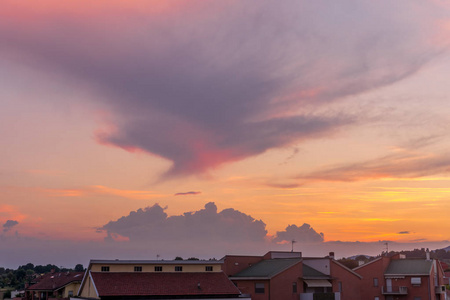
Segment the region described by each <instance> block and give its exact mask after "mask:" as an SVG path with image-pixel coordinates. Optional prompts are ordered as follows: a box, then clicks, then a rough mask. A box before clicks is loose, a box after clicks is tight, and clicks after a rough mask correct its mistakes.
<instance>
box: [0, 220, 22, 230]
mask: <svg viewBox="0 0 450 300" xmlns="http://www.w3.org/2000/svg"><path fill="white" fill-rule="evenodd" d="M18 224H19V222H17V221H14V220H7V221H6V222H5V224H3V232H8V231H10V230H11V228H13V227H14V226H16V225H18Z"/></svg>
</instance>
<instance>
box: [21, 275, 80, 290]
mask: <svg viewBox="0 0 450 300" xmlns="http://www.w3.org/2000/svg"><path fill="white" fill-rule="evenodd" d="M83 275H84V272H69V273H67V272H61V273H48V274H45V275H43V276H42V277H41V278H40V279H39V282H38V283H36V284H33V285H31V286H29V287H28V288H27V290H49V291H54V290H57V289H59V288H61V287H63V286H65V285H66V284H69V283H71V282H73V281H80V282H81V280H82V279H83Z"/></svg>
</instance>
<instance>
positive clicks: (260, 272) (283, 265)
mask: <svg viewBox="0 0 450 300" xmlns="http://www.w3.org/2000/svg"><path fill="white" fill-rule="evenodd" d="M301 261H302V260H301V259H300V258H290V259H280V258H277V259H267V260H263V261H260V262H258V263H256V264H254V265H253V266H251V267H248V268H247V269H245V270H243V271H241V272H239V273H237V274H235V275H233V276H232V277H233V278H235V277H259V278H271V277H273V276H275V275H277V274H278V273H280V272H281V271H284V270H286V269H288V268H290V267H292V266H294V265H295V264H297V263H299V262H301Z"/></svg>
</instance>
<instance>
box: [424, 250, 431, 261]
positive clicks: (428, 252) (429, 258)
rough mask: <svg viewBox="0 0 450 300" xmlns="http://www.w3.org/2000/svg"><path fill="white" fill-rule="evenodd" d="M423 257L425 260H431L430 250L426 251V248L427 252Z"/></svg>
mask: <svg viewBox="0 0 450 300" xmlns="http://www.w3.org/2000/svg"><path fill="white" fill-rule="evenodd" d="M425 255H426V257H427V260H431V257H430V250H428V248H427V251H426V252H425Z"/></svg>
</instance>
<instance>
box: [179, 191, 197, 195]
mask: <svg viewBox="0 0 450 300" xmlns="http://www.w3.org/2000/svg"><path fill="white" fill-rule="evenodd" d="M201 193H202V192H193V191H191V192H184V193H176V194H175V196H189V195H199V194H201Z"/></svg>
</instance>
